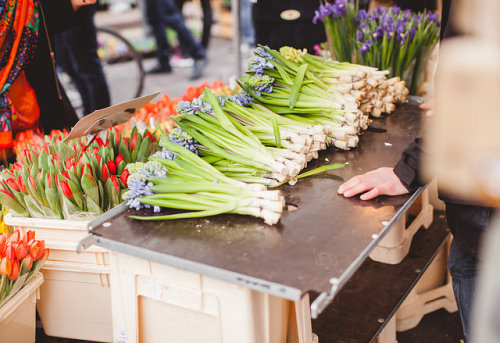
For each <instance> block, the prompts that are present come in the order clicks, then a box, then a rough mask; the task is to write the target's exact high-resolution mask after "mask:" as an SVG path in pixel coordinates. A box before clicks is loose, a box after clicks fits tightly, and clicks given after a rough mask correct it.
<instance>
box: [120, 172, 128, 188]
mask: <svg viewBox="0 0 500 343" xmlns="http://www.w3.org/2000/svg"><path fill="white" fill-rule="evenodd" d="M129 175H130V174H129V172H128V169H125V170H124V171H123V172H122V174H121V175H120V181H121V182H123V185H124V186H125V187H128V185H127V180H128V177H129Z"/></svg>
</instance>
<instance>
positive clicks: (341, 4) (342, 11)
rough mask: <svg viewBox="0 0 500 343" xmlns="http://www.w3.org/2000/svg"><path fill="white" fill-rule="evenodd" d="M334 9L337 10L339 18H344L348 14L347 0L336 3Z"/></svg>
mask: <svg viewBox="0 0 500 343" xmlns="http://www.w3.org/2000/svg"><path fill="white" fill-rule="evenodd" d="M334 7H335V8H336V9H337V11H338V14H339V17H340V16H343V15H344V14H345V13H346V7H347V3H346V0H337V1H335V4H334Z"/></svg>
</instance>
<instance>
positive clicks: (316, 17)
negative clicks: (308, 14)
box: [313, 10, 323, 25]
mask: <svg viewBox="0 0 500 343" xmlns="http://www.w3.org/2000/svg"><path fill="white" fill-rule="evenodd" d="M318 20H321V21H323V18H322V17H320V14H319V11H318V10H316V11H314V17H313V24H315V25H316V24H317V23H318Z"/></svg>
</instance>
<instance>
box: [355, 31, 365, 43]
mask: <svg viewBox="0 0 500 343" xmlns="http://www.w3.org/2000/svg"><path fill="white" fill-rule="evenodd" d="M356 34H357V35H356V41H358V42H361V41H362V40H363V32H361V31H360V30H358V31H357V33H356Z"/></svg>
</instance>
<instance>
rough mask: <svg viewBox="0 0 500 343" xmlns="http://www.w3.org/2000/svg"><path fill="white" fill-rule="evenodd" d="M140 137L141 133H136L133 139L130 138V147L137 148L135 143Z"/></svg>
mask: <svg viewBox="0 0 500 343" xmlns="http://www.w3.org/2000/svg"><path fill="white" fill-rule="evenodd" d="M138 137H139V134H138V133H136V134H135V135H134V136H133V137H132V139H131V140H130V149H132V150H134V149H135V144H136V143H137V138H138Z"/></svg>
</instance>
